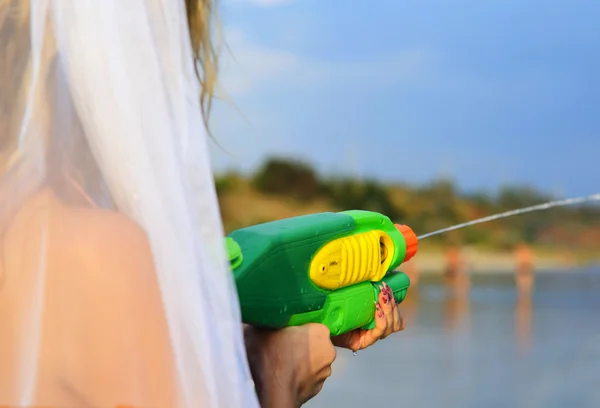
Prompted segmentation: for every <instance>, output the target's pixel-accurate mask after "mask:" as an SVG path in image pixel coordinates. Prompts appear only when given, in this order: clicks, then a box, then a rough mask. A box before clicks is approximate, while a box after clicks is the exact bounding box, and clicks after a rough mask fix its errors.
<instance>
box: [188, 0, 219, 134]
mask: <svg viewBox="0 0 600 408" xmlns="http://www.w3.org/2000/svg"><path fill="white" fill-rule="evenodd" d="M185 6H186V12H187V20H188V28H189V32H190V40H191V42H192V52H193V54H194V68H195V70H196V76H197V77H198V80H199V81H200V87H201V88H200V108H201V109H202V117H203V118H204V124H205V125H206V128H207V130H208V129H209V127H208V118H209V116H210V110H211V108H212V98H213V96H214V91H215V86H216V83H217V74H218V71H219V70H218V66H219V64H218V54H219V53H218V48H217V47H216V46H215V44H214V42H213V36H212V35H213V29H215V30H216V31H217V33H218V32H219V27H218V24H217V4H216V0H185ZM209 134H210V130H209Z"/></svg>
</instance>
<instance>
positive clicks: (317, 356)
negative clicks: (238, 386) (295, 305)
mask: <svg viewBox="0 0 600 408" xmlns="http://www.w3.org/2000/svg"><path fill="white" fill-rule="evenodd" d="M244 334H245V338H246V351H247V354H248V362H249V364H250V369H251V371H252V377H253V378H254V382H255V384H256V391H257V394H258V397H259V400H260V402H261V405H262V407H263V408H270V407H276V408H296V407H300V406H301V405H302V404H304V403H305V402H306V401H308V400H309V399H311V398H312V397H314V396H315V395H317V394H318V393H319V391H321V389H322V388H323V384H324V383H325V380H326V379H327V378H328V377H329V376H330V375H331V364H332V363H333V361H334V360H335V356H336V352H335V347H334V346H333V344H332V343H331V338H330V333H329V329H328V328H327V327H326V326H324V325H322V324H316V323H310V324H305V325H302V326H295V327H287V328H285V329H281V330H277V331H265V330H259V329H256V328H254V327H251V326H246V327H245V330H244Z"/></svg>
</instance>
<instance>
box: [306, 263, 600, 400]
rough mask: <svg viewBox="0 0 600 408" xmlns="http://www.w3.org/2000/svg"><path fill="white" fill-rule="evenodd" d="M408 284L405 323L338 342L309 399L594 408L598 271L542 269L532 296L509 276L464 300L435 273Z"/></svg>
mask: <svg viewBox="0 0 600 408" xmlns="http://www.w3.org/2000/svg"><path fill="white" fill-rule="evenodd" d="M411 291H412V292H411ZM411 291H409V294H408V296H407V299H406V300H405V303H403V304H402V305H401V306H402V310H403V313H404V315H405V316H406V318H407V320H408V325H407V328H406V330H405V331H404V332H401V333H398V334H395V335H392V336H390V337H388V338H387V339H385V340H382V341H381V342H379V343H378V344H376V345H374V346H373V347H371V348H370V349H367V350H364V351H361V352H359V353H358V354H357V355H356V356H353V355H352V352H350V351H346V350H338V357H337V360H336V362H335V363H334V368H333V374H332V376H331V377H330V379H329V380H328V381H327V383H326V384H325V388H324V389H323V391H322V392H321V393H320V394H319V395H318V396H317V397H315V398H314V399H313V400H312V401H311V402H310V403H308V404H307V405H306V406H307V407H313V408H316V407H335V406H338V407H343V408H351V407H361V408H364V407H369V408H375V407H383V406H388V407H415V408H429V407H432V408H433V407H435V408H439V407H444V408H449V407H461V408H463V407H464V408H466V407H469V408H470V407H477V408H479V407H482V408H495V407H499V408H500V407H501V408H507V407H516V408H520V407H523V408H535V407H544V408H564V407H569V408H571V407H573V408H575V407H576V408H580V407H581V408H587V407H600V269H598V268H596V269H594V268H591V269H587V270H579V271H568V272H567V271H564V272H560V273H554V272H552V273H544V274H541V273H540V274H538V275H537V276H536V286H535V290H534V293H533V294H532V296H531V298H530V299H529V300H527V299H524V300H520V301H519V300H518V298H517V296H516V291H515V285H514V280H513V277H512V276H511V275H506V274H504V275H502V274H499V275H496V276H479V277H474V278H473V279H472V281H471V289H470V292H469V294H468V295H467V297H463V298H460V297H458V298H452V297H451V296H448V295H446V293H447V292H446V291H445V290H444V286H443V284H442V282H441V281H440V280H439V279H435V278H429V279H425V278H422V279H421V282H419V286H418V287H415V288H414V289H413V288H411Z"/></svg>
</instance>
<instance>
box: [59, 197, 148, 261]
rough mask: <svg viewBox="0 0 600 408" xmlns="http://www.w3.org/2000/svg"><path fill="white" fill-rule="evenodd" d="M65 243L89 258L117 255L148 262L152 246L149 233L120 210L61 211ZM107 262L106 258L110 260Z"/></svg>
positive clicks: (84, 209)
mask: <svg viewBox="0 0 600 408" xmlns="http://www.w3.org/2000/svg"><path fill="white" fill-rule="evenodd" d="M61 213H62V214H61V215H62V223H61V224H62V227H63V228H62V230H61V231H60V233H61V235H62V234H64V236H63V238H64V242H65V243H67V242H68V243H69V244H71V245H73V246H74V247H75V249H76V250H77V251H78V252H79V253H85V254H86V255H88V256H92V255H93V254H97V255H98V256H103V257H104V256H109V257H110V256H115V257H117V258H118V259H115V260H121V261H126V260H128V259H130V258H131V259H132V260H133V259H135V260H137V261H138V262H143V261H146V262H148V261H149V260H150V259H149V258H151V250H150V244H149V241H148V237H147V235H146V233H145V231H144V230H143V229H142V228H141V227H140V226H139V225H138V224H137V223H136V222H134V221H133V220H131V219H130V218H129V217H127V216H126V215H124V214H121V213H118V212H116V211H109V210H103V209H95V208H69V207H67V208H65V209H63V210H62V211H61ZM106 260H107V259H104V261H106Z"/></svg>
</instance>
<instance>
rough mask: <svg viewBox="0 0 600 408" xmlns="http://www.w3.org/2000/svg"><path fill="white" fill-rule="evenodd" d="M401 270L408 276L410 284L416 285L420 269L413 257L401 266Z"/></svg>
mask: <svg viewBox="0 0 600 408" xmlns="http://www.w3.org/2000/svg"><path fill="white" fill-rule="evenodd" d="M403 268H404V269H403V270H402V271H403V272H404V273H405V274H407V275H408V277H409V278H410V285H411V286H417V284H418V283H419V277H420V271H419V269H418V267H417V264H416V262H415V260H414V259H411V260H410V261H408V262H407V263H406V264H404V266H403Z"/></svg>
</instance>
